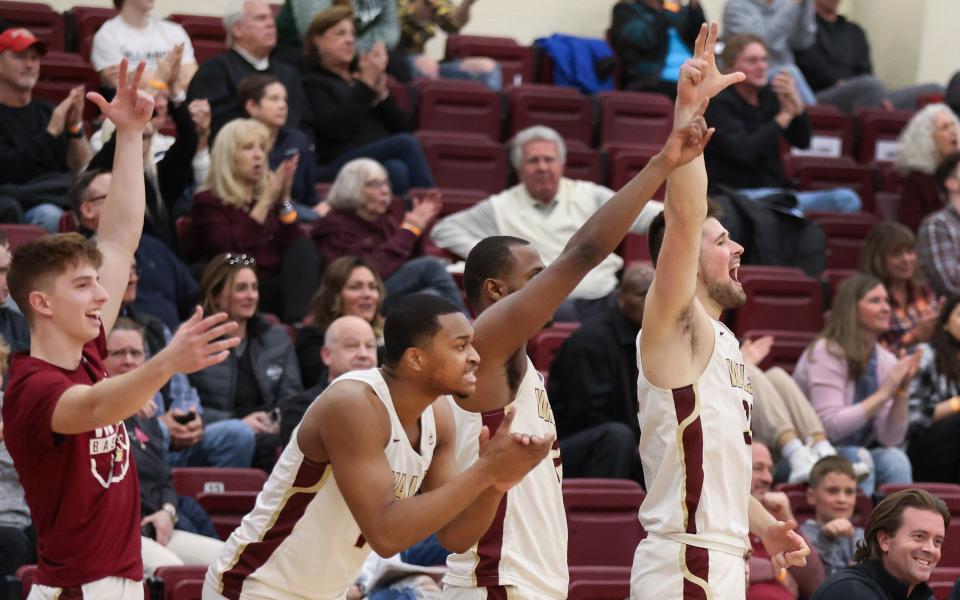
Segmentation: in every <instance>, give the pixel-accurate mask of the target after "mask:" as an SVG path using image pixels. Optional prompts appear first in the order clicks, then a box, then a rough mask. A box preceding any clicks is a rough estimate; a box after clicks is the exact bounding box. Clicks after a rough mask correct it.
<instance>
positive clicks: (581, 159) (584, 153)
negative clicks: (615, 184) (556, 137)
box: [563, 140, 603, 184]
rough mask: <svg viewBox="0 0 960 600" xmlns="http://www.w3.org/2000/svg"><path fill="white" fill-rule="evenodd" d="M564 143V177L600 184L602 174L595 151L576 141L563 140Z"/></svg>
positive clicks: (598, 157)
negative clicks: (565, 150)
mask: <svg viewBox="0 0 960 600" xmlns="http://www.w3.org/2000/svg"><path fill="white" fill-rule="evenodd" d="M565 142H566V146H567V163H566V165H565V166H564V169H563V175H564V177H569V178H570V179H579V180H582V181H592V182H594V183H599V184H602V183H603V172H602V169H601V168H600V155H599V154H597V151H596V150H594V149H593V148H591V147H590V146H588V145H586V144H584V143H583V142H580V141H578V140H565Z"/></svg>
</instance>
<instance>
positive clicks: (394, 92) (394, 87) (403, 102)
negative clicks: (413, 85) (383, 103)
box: [387, 75, 410, 110]
mask: <svg viewBox="0 0 960 600" xmlns="http://www.w3.org/2000/svg"><path fill="white" fill-rule="evenodd" d="M387 89H388V90H389V91H390V97H391V98H393V101H394V102H396V103H397V105H398V106H399V107H400V108H402V109H403V110H410V89H409V88H408V87H407V85H406V84H405V83H400V82H399V81H397V80H396V79H394V78H393V76H392V75H387Z"/></svg>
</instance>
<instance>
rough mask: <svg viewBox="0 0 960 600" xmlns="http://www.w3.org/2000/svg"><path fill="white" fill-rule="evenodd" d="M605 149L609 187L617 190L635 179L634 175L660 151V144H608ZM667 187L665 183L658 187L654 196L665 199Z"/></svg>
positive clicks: (657, 198)
mask: <svg viewBox="0 0 960 600" xmlns="http://www.w3.org/2000/svg"><path fill="white" fill-rule="evenodd" d="M605 149H606V151H607V164H608V165H609V177H608V181H609V183H610V185H609V187H610V188H612V189H615V190H619V189H620V188H622V187H623V186H624V185H626V184H627V182H628V181H630V180H631V179H633V177H634V175H636V174H637V173H639V172H640V171H641V170H642V169H643V168H644V167H645V166H647V163H648V162H650V159H651V158H653V157H654V156H655V155H656V154H657V152H659V151H660V147H659V146H651V145H648V144H620V143H616V144H607V145H606V146H605ZM666 189H667V186H666V183H664V184H663V185H661V186H660V187H659V188H657V191H656V192H655V193H654V194H653V198H654V199H656V200H663V198H664V196H665V195H666Z"/></svg>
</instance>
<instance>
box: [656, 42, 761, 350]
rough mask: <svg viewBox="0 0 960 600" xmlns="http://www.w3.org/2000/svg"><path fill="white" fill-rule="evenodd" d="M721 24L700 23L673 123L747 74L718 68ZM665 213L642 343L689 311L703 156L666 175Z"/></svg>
mask: <svg viewBox="0 0 960 600" xmlns="http://www.w3.org/2000/svg"><path fill="white" fill-rule="evenodd" d="M716 41H717V24H716V23H714V24H712V26H711V27H710V28H709V29H708V28H707V26H706V25H703V26H702V27H701V28H700V34H699V35H698V36H697V41H696V44H695V47H694V48H695V51H694V58H692V59H690V60H688V61H687V62H686V64H684V66H683V67H682V69H681V73H680V81H679V83H678V84H677V104H676V109H675V111H674V119H675V120H674V123H675V124H677V123H682V122H684V120H685V119H689V118H690V117H691V115H695V114H697V112H702V111H703V110H704V109H705V108H706V103H707V102H709V99H710V98H712V97H713V96H715V95H716V94H718V93H719V92H720V91H722V90H723V89H724V88H726V87H727V86H729V85H732V84H734V83H738V82H739V81H742V80H743V74H742V73H733V74H730V75H723V74H721V73H720V71H719V70H718V69H717V65H716V58H715V56H714V46H715V45H716ZM663 216H664V219H665V229H664V235H663V244H662V245H661V248H660V254H659V257H658V259H657V275H656V278H655V279H654V280H653V285H651V286H650V291H649V292H648V293H647V300H646V305H645V309H644V318H643V334H642V338H641V343H642V344H643V345H646V343H653V344H657V343H659V342H660V341H663V340H664V339H673V338H674V337H675V336H676V329H677V325H678V323H679V322H680V320H681V318H684V317H685V316H688V315H689V314H690V311H691V309H692V306H693V301H694V294H695V292H696V287H697V262H698V260H699V256H700V236H701V233H702V229H703V222H704V220H705V219H706V216H707V169H706V166H705V165H704V162H703V156H702V155H698V156H696V157H695V158H694V159H693V160H691V161H689V162H688V163H686V164H684V165H683V166H681V167H679V168H677V169H676V170H675V171H674V172H673V173H672V174H671V175H670V177H669V178H668V179H667V198H666V202H665V203H664V209H663Z"/></svg>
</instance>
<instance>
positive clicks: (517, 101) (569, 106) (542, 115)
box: [506, 84, 593, 166]
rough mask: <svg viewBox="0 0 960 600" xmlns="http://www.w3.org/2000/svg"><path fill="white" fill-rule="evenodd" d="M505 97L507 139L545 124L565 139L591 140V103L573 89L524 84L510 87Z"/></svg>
mask: <svg viewBox="0 0 960 600" xmlns="http://www.w3.org/2000/svg"><path fill="white" fill-rule="evenodd" d="M506 96H507V101H508V103H509V106H510V121H509V127H508V133H507V137H508V138H509V137H513V136H514V135H515V134H516V133H517V132H518V131H520V130H521V129H526V128H527V127H531V126H533V125H546V126H547V127H551V128H553V129H554V130H556V131H557V133H559V134H560V136H561V137H562V138H564V139H565V140H577V141H579V142H581V143H583V144H586V145H590V144H591V143H592V142H593V105H592V103H591V101H590V99H589V98H588V97H586V96H584V95H583V94H581V93H580V92H579V91H577V90H576V89H574V88H568V87H557V86H552V85H528V84H524V85H521V86H517V87H513V88H510V89H509V90H507V92H506ZM568 166H569V163H568Z"/></svg>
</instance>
